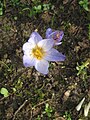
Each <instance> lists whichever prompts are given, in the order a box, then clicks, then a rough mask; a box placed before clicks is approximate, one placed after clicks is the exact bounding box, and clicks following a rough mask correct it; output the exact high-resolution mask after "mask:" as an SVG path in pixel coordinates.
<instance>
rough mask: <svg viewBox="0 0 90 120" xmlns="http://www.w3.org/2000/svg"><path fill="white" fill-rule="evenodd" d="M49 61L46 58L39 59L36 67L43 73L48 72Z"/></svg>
mask: <svg viewBox="0 0 90 120" xmlns="http://www.w3.org/2000/svg"><path fill="white" fill-rule="evenodd" d="M48 67H49V63H48V62H47V61H46V60H39V61H38V60H37V61H36V63H35V68H36V70H37V71H39V72H40V73H42V74H48Z"/></svg>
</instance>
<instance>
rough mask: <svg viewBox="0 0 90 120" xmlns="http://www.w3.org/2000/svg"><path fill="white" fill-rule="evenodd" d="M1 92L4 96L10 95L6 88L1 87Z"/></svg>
mask: <svg viewBox="0 0 90 120" xmlns="http://www.w3.org/2000/svg"><path fill="white" fill-rule="evenodd" d="M0 93H1V94H2V95H3V96H4V97H8V96H9V92H8V90H7V89H6V88H1V90H0Z"/></svg>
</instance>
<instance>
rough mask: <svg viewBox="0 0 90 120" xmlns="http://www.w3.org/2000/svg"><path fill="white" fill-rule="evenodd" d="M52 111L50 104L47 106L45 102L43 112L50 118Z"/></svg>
mask: <svg viewBox="0 0 90 120" xmlns="http://www.w3.org/2000/svg"><path fill="white" fill-rule="evenodd" d="M52 112H53V110H52V108H51V106H49V104H48V103H46V105H45V111H44V112H43V114H46V115H47V116H48V117H49V118H50V117H51V116H52Z"/></svg>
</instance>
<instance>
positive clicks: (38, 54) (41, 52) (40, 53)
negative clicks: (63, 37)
mask: <svg viewBox="0 0 90 120" xmlns="http://www.w3.org/2000/svg"><path fill="white" fill-rule="evenodd" d="M32 54H33V56H34V57H35V58H37V59H38V60H41V59H42V58H43V56H44V55H45V52H44V50H43V48H41V47H38V46H36V47H35V48H33V49H32Z"/></svg>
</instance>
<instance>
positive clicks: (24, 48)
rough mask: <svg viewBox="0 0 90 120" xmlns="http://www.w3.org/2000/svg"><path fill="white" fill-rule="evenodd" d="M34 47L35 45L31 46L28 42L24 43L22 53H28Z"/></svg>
mask: <svg viewBox="0 0 90 120" xmlns="http://www.w3.org/2000/svg"><path fill="white" fill-rule="evenodd" d="M34 47H35V45H34V44H32V43H29V42H26V43H24V45H23V48H22V49H23V51H27V50H28V51H30V50H31V49H32V48H34Z"/></svg>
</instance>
